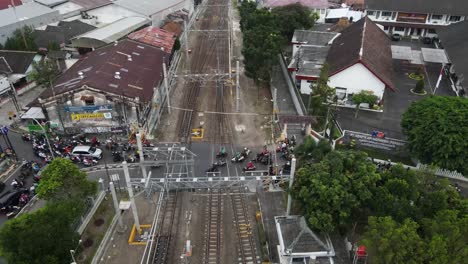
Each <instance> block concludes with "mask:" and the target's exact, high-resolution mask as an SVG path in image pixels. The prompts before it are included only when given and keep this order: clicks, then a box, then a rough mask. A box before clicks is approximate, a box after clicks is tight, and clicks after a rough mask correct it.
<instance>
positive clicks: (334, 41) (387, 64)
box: [288, 18, 395, 104]
mask: <svg viewBox="0 0 468 264" xmlns="http://www.w3.org/2000/svg"><path fill="white" fill-rule="evenodd" d="M328 33H329V34H335V35H334V36H333V35H328V39H329V40H328V42H324V43H326V45H322V46H319V45H310V46H306V45H305V46H303V47H299V49H298V50H297V51H296V55H293V58H292V61H291V63H290V64H289V67H288V70H289V71H290V72H291V73H292V76H293V78H295V79H296V82H297V85H298V86H299V87H300V90H301V93H303V94H310V93H311V92H312V88H311V84H313V83H314V82H315V81H316V80H317V79H318V78H319V75H320V70H321V68H322V65H323V64H324V63H327V64H328V66H329V83H328V84H329V86H331V87H333V88H335V89H336V93H337V95H338V99H339V102H340V103H343V104H352V103H351V102H352V100H351V98H352V96H353V95H354V94H356V93H359V92H361V91H367V92H370V93H372V94H374V95H376V96H377V97H378V98H379V99H382V98H383V94H384V92H385V89H386V88H390V89H391V90H394V89H395V87H394V85H393V82H392V74H393V68H392V54H391V49H390V39H389V37H388V36H387V35H386V34H385V32H383V31H382V30H381V29H380V28H379V27H378V26H377V25H376V24H375V23H374V22H372V21H371V20H370V19H368V18H364V19H361V20H360V21H358V22H356V23H353V24H352V25H350V26H349V27H348V28H346V29H345V30H343V31H341V33H340V34H336V33H330V32H328ZM295 35H296V34H295ZM297 35H299V34H297ZM315 35H316V34H315ZM315 39H317V38H315ZM324 40H326V39H324ZM293 43H294V44H293V45H295V46H298V45H297V43H295V42H293ZM301 50H302V51H301ZM376 103H377V102H376Z"/></svg>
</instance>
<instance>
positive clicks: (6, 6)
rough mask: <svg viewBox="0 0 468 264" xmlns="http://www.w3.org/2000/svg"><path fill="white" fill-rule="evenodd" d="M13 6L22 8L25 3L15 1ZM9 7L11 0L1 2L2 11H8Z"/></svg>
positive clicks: (18, 0) (0, 0) (19, 0)
mask: <svg viewBox="0 0 468 264" xmlns="http://www.w3.org/2000/svg"><path fill="white" fill-rule="evenodd" d="M13 4H14V5H15V6H20V5H22V4H23V3H22V2H21V0H13ZM9 5H11V0H0V10H2V9H7V8H8V6H9Z"/></svg>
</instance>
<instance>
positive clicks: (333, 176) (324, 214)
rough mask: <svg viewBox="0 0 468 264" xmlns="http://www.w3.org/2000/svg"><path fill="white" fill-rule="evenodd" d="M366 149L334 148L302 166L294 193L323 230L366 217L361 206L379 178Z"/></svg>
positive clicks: (309, 217) (314, 225) (310, 220)
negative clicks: (363, 150)
mask: <svg viewBox="0 0 468 264" xmlns="http://www.w3.org/2000/svg"><path fill="white" fill-rule="evenodd" d="M379 179H380V175H379V174H378V173H376V169H375V165H374V164H373V163H372V162H371V161H370V160H368V158H367V155H366V153H364V152H354V151H333V152H330V153H328V154H327V155H326V156H325V157H324V159H323V160H321V161H320V162H318V163H315V164H307V165H305V166H303V167H301V168H300V169H299V170H298V171H297V174H296V180H295V182H294V185H293V188H292V190H291V193H292V195H293V197H294V198H295V199H296V200H298V201H299V202H300V204H301V205H302V207H303V210H304V213H305V215H306V218H307V221H308V223H309V225H310V226H311V227H312V228H314V229H316V230H320V231H325V232H331V231H334V230H335V229H337V228H338V229H339V230H340V231H345V230H347V229H348V228H350V226H352V224H353V223H355V222H356V221H359V220H360V219H365V217H366V215H367V212H366V210H361V209H362V208H365V205H366V204H367V203H368V202H369V201H370V199H372V197H373V194H372V190H373V189H374V188H375V184H376V183H377V181H379Z"/></svg>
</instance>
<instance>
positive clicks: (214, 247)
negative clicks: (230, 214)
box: [203, 189, 223, 264]
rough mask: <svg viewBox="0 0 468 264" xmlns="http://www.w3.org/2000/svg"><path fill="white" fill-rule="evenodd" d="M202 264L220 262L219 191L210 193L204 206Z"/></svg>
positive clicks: (220, 205) (221, 212) (220, 218)
mask: <svg viewBox="0 0 468 264" xmlns="http://www.w3.org/2000/svg"><path fill="white" fill-rule="evenodd" d="M206 215H207V221H206V224H205V235H206V238H205V249H204V250H205V252H204V256H203V263H204V264H218V263H222V261H221V250H222V239H223V229H222V225H223V222H222V221H223V195H222V193H221V189H217V190H216V191H213V190H212V191H211V192H210V194H209V196H208V205H207V206H206Z"/></svg>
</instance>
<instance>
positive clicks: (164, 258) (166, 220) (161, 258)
mask: <svg viewBox="0 0 468 264" xmlns="http://www.w3.org/2000/svg"><path fill="white" fill-rule="evenodd" d="M177 197H178V195H177V192H169V194H168V196H167V198H166V200H165V202H164V209H163V217H162V218H161V220H160V223H159V225H158V226H159V230H158V235H157V237H156V246H155V250H154V255H153V261H152V263H153V264H166V263H169V254H168V253H169V252H170V246H171V241H172V238H173V237H175V236H176V234H177V229H176V230H175V232H174V233H173V232H172V229H173V227H174V226H177V224H175V225H174V222H175V220H176V219H178V218H179V213H180V212H179V210H178V209H180V207H177Z"/></svg>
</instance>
